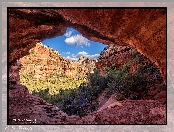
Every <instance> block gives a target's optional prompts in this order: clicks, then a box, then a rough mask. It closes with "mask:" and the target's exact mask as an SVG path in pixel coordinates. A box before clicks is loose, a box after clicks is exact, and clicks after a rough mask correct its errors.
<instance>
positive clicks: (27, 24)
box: [9, 9, 167, 82]
mask: <svg viewBox="0 0 174 132" xmlns="http://www.w3.org/2000/svg"><path fill="white" fill-rule="evenodd" d="M166 11H167V10H166V9H9V33H10V34H9V46H10V47H9V49H10V52H9V54H10V58H9V62H10V64H11V63H12V62H14V61H15V60H16V59H19V58H21V57H23V56H24V55H26V54H28V51H29V49H31V48H32V47H34V46H35V45H36V42H41V41H43V40H45V39H47V38H53V37H57V36H61V35H63V34H64V33H65V30H66V28H67V27H72V28H75V29H77V30H78V31H79V32H81V33H82V35H83V36H84V37H86V38H88V39H90V40H93V41H98V42H101V43H104V44H116V45H125V44H126V45H131V46H133V47H134V48H135V49H137V50H138V51H139V52H140V53H142V54H144V55H145V56H147V57H148V58H149V59H150V60H152V61H153V62H155V64H156V65H157V66H158V67H159V68H160V71H161V74H162V76H163V78H164V81H165V82H166Z"/></svg>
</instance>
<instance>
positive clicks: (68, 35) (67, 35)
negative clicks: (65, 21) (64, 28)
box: [64, 30, 74, 38]
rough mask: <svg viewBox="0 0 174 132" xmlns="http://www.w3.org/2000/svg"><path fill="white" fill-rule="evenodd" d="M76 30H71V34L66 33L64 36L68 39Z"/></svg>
mask: <svg viewBox="0 0 174 132" xmlns="http://www.w3.org/2000/svg"><path fill="white" fill-rule="evenodd" d="M73 31H74V30H71V31H69V32H66V33H65V34H64V36H66V37H68V38H69V37H70V36H71V35H72V32H73Z"/></svg>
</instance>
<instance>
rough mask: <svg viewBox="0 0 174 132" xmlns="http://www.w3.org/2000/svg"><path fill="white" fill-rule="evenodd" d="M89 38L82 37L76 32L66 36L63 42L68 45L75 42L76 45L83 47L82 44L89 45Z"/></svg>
mask: <svg viewBox="0 0 174 132" xmlns="http://www.w3.org/2000/svg"><path fill="white" fill-rule="evenodd" d="M88 41H89V40H88V39H87V38H85V37H83V36H82V35H81V34H77V35H74V36H71V37H68V38H66V39H65V42H66V43H67V44H69V45H74V44H77V46H80V47H82V48H83V45H85V46H90V43H89V42H88Z"/></svg>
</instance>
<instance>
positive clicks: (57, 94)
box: [20, 51, 162, 120]
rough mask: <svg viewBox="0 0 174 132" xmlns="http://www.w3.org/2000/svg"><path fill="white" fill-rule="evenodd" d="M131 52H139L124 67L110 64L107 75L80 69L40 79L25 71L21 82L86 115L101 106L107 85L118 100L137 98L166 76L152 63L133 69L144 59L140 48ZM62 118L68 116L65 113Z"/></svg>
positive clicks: (70, 110)
mask: <svg viewBox="0 0 174 132" xmlns="http://www.w3.org/2000/svg"><path fill="white" fill-rule="evenodd" d="M131 53H132V54H134V55H135V59H133V60H131V61H130V62H129V63H127V64H125V65H124V66H123V67H122V68H118V67H116V66H111V67H106V68H105V69H104V70H105V72H106V76H101V75H100V74H99V70H95V71H94V73H91V74H88V75H86V76H82V75H81V74H80V70H79V71H78V74H77V76H76V77H75V78H70V77H67V76H66V75H65V74H57V73H51V74H50V75H49V76H46V77H44V78H38V79H36V78H35V76H34V73H28V74H27V75H26V74H22V73H21V75H20V77H21V83H22V84H23V85H25V86H27V87H28V89H29V91H30V92H31V93H32V94H34V95H37V96H39V97H41V98H43V99H44V100H46V101H47V102H49V103H51V104H54V105H56V106H58V107H59V108H60V109H61V110H62V111H64V112H66V113H67V114H68V115H79V116H80V117H82V116H85V115H87V114H88V113H90V112H92V111H95V110H96V109H97V107H98V102H97V100H96V99H97V97H98V96H99V94H100V93H101V92H102V91H103V90H105V89H107V92H108V93H107V95H108V96H110V95H112V94H115V93H117V95H116V96H115V99H116V100H118V101H122V100H125V99H133V100H137V99H141V98H142V95H143V94H145V93H146V92H147V90H148V87H147V86H148V84H151V83H154V82H155V81H156V80H162V77H161V75H160V73H159V70H158V68H157V67H156V66H154V65H152V64H151V65H150V64H148V63H147V64H144V65H141V66H139V68H138V70H137V72H134V73H131V72H130V65H131V64H133V63H138V62H140V61H141V60H142V58H143V56H142V55H140V54H138V53H137V52H136V51H131ZM62 120H66V118H65V117H62Z"/></svg>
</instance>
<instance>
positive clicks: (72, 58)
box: [66, 56, 78, 61]
mask: <svg viewBox="0 0 174 132" xmlns="http://www.w3.org/2000/svg"><path fill="white" fill-rule="evenodd" d="M66 59H68V60H70V61H78V58H76V57H70V56H68V57H66Z"/></svg>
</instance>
